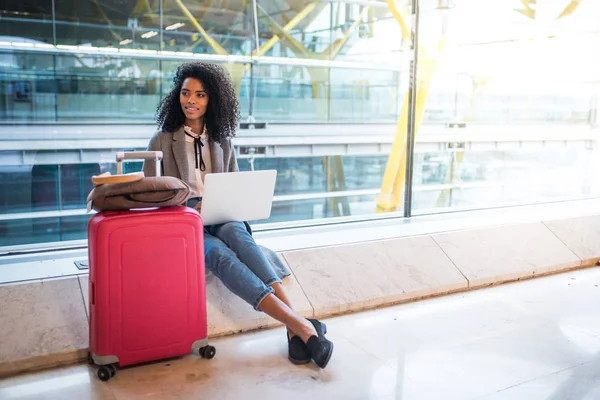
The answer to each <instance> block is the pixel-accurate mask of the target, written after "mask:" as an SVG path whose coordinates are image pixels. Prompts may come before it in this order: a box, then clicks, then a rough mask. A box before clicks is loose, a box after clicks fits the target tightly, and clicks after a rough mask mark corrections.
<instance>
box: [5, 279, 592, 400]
mask: <svg viewBox="0 0 600 400" xmlns="http://www.w3.org/2000/svg"><path fill="white" fill-rule="evenodd" d="M599 286H600V269H599V268H595V269H590V270H584V271H578V272H572V273H567V274H562V275H557V276H552V277H548V278H541V279H536V280H532V281H527V282H520V283H516V284H512V285H506V286H501V287H497V288H493V289H486V290H481V291H477V292H470V293H466V294H459V295H455V296H450V297H443V298H438V299H433V300H428V301H423V302H418V303H412V304H407V305H402V306H398V307H393V308H388V309H381V310H376V311H373V312H366V313H361V314H355V315H348V316H344V317H339V318H333V319H329V320H328V321H327V322H328V325H329V331H330V335H328V336H329V337H330V338H331V339H332V340H333V341H334V342H335V346H336V350H335V353H334V357H333V359H332V361H331V363H330V365H329V367H328V368H327V369H325V370H319V369H317V368H316V367H314V366H312V365H309V366H302V367H296V366H293V365H291V364H290V363H289V362H288V361H287V360H286V357H285V355H286V344H285V334H284V331H283V329H275V330H269V331H263V332H258V333H253V334H247V335H240V336H234V337H229V338H224V339H220V340H214V341H213V342H212V344H214V345H215V346H216V347H217V356H216V357H215V358H214V359H213V360H210V361H207V360H203V359H200V358H198V357H194V356H190V357H186V358H184V359H178V360H172V361H164V362H160V363H155V364H151V365H145V366H140V367H135V368H129V369H124V370H120V371H118V373H117V376H116V377H115V378H113V379H112V380H111V381H109V382H108V383H103V382H99V381H98V380H97V379H96V378H95V375H94V371H93V370H90V369H88V367H87V366H83V365H80V366H73V367H69V368H64V369H59V370H55V371H49V372H42V373H38V374H33V375H28V376H20V377H16V378H11V379H5V380H3V381H0V399H3V400H4V399H78V400H79V399H115V398H116V399H161V400H162V399H223V400H226V399H259V400H269V399H315V400H317V399H376V400H392V399H397V400H400V399H402V400H427V399H441V400H453V399H465V400H466V399H480V400H542V399H543V400H570V399H572V400H592V399H599V398H600V287H599Z"/></svg>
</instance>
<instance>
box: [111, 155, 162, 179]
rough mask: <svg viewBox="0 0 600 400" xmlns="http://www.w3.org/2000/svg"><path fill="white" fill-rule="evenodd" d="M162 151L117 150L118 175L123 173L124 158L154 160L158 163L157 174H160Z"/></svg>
mask: <svg viewBox="0 0 600 400" xmlns="http://www.w3.org/2000/svg"><path fill="white" fill-rule="evenodd" d="M162 158H163V152H162V151H117V157H116V159H117V175H122V174H123V160H152V161H154V162H155V163H156V169H155V171H156V176H160V170H161V168H160V162H161V160H162Z"/></svg>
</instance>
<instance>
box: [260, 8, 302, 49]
mask: <svg viewBox="0 0 600 400" xmlns="http://www.w3.org/2000/svg"><path fill="white" fill-rule="evenodd" d="M257 7H258V9H259V10H260V11H262V13H263V14H264V15H265V16H266V17H267V20H268V21H269V25H271V27H272V28H273V29H275V31H276V35H277V36H278V37H280V38H281V39H280V40H285V41H286V42H287V43H288V44H289V45H290V48H291V49H292V51H294V52H295V53H299V54H302V55H303V56H308V55H309V53H310V52H309V51H308V50H307V49H306V47H304V45H303V44H302V43H300V42H299V41H298V40H297V39H296V38H294V37H293V36H292V35H290V32H289V30H287V31H286V30H285V29H284V27H283V26H281V25H279V23H278V22H277V21H275V20H274V19H273V17H271V16H270V15H269V13H267V12H266V11H265V9H264V8H262V7H261V6H260V5H259V4H257Z"/></svg>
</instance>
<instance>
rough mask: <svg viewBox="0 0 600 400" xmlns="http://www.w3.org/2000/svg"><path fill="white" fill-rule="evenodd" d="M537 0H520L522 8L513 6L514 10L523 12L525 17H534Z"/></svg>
mask: <svg viewBox="0 0 600 400" xmlns="http://www.w3.org/2000/svg"><path fill="white" fill-rule="evenodd" d="M536 3H537V0H521V4H522V5H523V8H515V11H516V12H518V13H520V14H523V15H524V16H526V17H527V18H531V19H535V17H536V12H535V11H536V5H537V4H536Z"/></svg>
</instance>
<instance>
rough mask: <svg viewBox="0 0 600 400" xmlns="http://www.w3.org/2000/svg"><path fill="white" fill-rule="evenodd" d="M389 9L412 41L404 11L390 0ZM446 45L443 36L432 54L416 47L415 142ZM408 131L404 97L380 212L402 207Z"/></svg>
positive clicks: (384, 176) (380, 201) (379, 198)
mask: <svg viewBox="0 0 600 400" xmlns="http://www.w3.org/2000/svg"><path fill="white" fill-rule="evenodd" d="M387 3H388V7H389V8H390V11H391V12H392V15H393V16H394V18H395V19H396V20H397V21H398V23H399V25H400V27H401V29H402V36H403V38H410V37H412V34H411V32H410V29H409V27H408V23H407V22H406V21H407V16H406V13H405V12H404V11H403V10H400V9H398V7H397V5H396V2H395V0H387ZM445 45H446V38H445V36H442V37H441V39H440V40H439V42H438V44H437V48H436V49H432V50H433V51H432V52H429V51H427V49H425V48H423V47H422V46H420V45H419V44H418V43H415V46H419V64H418V66H417V67H418V76H417V78H418V81H417V82H416V84H417V98H416V99H415V107H416V110H415V140H416V137H417V134H418V132H419V127H420V126H421V121H422V119H423V112H424V111H425V104H426V103H427V96H428V94H429V88H430V84H431V80H432V78H433V75H434V73H435V70H436V69H437V65H438V62H439V53H441V52H442V51H443V49H444V47H445ZM407 129H408V93H406V94H405V96H404V103H403V105H402V110H401V112H400V116H399V118H398V125H397V127H396V136H395V137H394V141H393V142H392V150H391V152H390V155H389V157H388V163H387V165H386V169H385V172H384V175H383V181H382V184H381V191H380V193H379V195H378V196H377V198H376V203H377V212H378V213H379V212H390V211H396V210H397V208H398V206H399V205H400V203H401V201H400V199H401V196H402V190H403V189H404V183H405V180H406V135H407Z"/></svg>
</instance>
